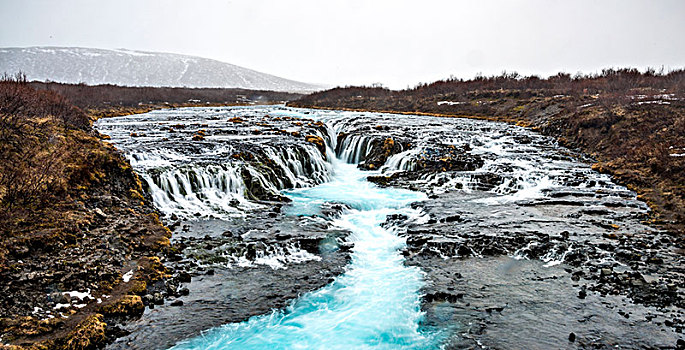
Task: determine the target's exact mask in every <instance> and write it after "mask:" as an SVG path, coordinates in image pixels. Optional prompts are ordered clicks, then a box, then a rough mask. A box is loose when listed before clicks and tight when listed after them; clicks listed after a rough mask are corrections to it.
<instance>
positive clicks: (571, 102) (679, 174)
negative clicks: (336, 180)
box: [288, 71, 685, 247]
mask: <svg viewBox="0 0 685 350" xmlns="http://www.w3.org/2000/svg"><path fill="white" fill-rule="evenodd" d="M621 72H622V71H619V72H618V73H616V74H615V75H614V74H613V73H612V74H609V73H611V72H609V73H607V74H606V76H598V77H592V78H589V77H588V78H578V79H575V80H571V79H570V78H568V77H566V76H563V75H561V74H560V75H559V77H560V78H559V77H551V78H549V79H548V80H540V79H538V78H535V79H534V77H530V78H525V79H515V78H511V77H509V76H502V77H492V78H483V79H476V80H473V81H440V82H436V83H433V84H430V85H424V86H419V87H417V88H415V89H411V90H403V91H390V90H387V89H382V88H337V89H333V90H328V91H324V92H319V93H315V94H312V95H308V96H305V97H303V98H301V99H299V100H296V101H293V102H289V103H288V106H292V107H306V108H323V109H343V110H355V111H370V112H392V113H400V114H424V115H433V116H443V117H466V118H476V119H487V120H496V121H504V122H509V123H517V124H519V125H523V126H528V127H531V128H533V129H534V130H536V131H539V132H541V133H542V134H545V135H548V136H554V137H556V138H557V140H558V141H559V142H560V143H561V144H562V145H564V146H566V147H569V148H576V149H579V150H580V151H582V152H583V153H585V154H588V155H590V156H592V157H593V158H594V159H596V161H597V162H596V164H594V165H593V168H594V169H596V170H598V171H600V172H604V173H608V174H610V175H612V176H613V177H614V178H615V180H616V181H617V182H619V183H621V184H623V185H625V186H626V187H628V188H629V189H631V190H634V191H636V192H637V193H638V194H639V198H640V199H642V200H644V201H645V202H647V204H648V205H649V206H650V207H651V208H652V212H651V220H650V224H652V225H655V226H657V227H660V228H662V229H665V230H668V231H670V232H671V233H672V234H674V235H675V236H679V237H682V235H681V233H683V232H685V157H684V156H683V155H685V139H683V135H685V98H684V97H685V96H683V93H682V87H681V86H682V82H680V83H678V82H679V81H681V80H682V76H683V75H684V74H683V72H682V71H677V72H674V73H670V74H669V75H665V76H659V75H656V76H653V75H651V76H649V75H640V74H639V73H635V74H632V73H631V74H630V76H629V77H624V75H628V74H627V73H626V74H623V75H621V74H619V73H621ZM634 75H636V76H634ZM562 78H563V79H562ZM633 78H634V79H637V80H636V81H635V82H633V81H632V80H631V79H633ZM640 79H641V80H640ZM678 79H680V80H678ZM650 84H652V85H654V86H652V87H650V86H649V85H650ZM664 84H665V85H664ZM678 84H680V85H678ZM662 85H663V86H662ZM664 87H668V89H666V88H664ZM681 239H682V238H681ZM678 246H679V247H682V246H683V242H682V241H680V242H679V243H678Z"/></svg>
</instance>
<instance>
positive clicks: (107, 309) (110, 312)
mask: <svg viewBox="0 0 685 350" xmlns="http://www.w3.org/2000/svg"><path fill="white" fill-rule="evenodd" d="M99 311H100V312H101V313H102V314H103V315H105V316H107V317H131V316H140V315H142V314H143V311H145V305H143V300H142V299H141V298H140V296H138V295H124V296H123V297H121V299H119V300H117V301H114V302H112V303H111V304H107V305H104V306H102V307H100V310H99Z"/></svg>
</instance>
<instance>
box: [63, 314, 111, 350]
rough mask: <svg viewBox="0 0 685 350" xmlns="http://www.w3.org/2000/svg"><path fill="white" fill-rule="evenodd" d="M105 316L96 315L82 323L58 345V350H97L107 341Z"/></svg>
mask: <svg viewBox="0 0 685 350" xmlns="http://www.w3.org/2000/svg"><path fill="white" fill-rule="evenodd" d="M106 327H107V324H106V323H105V322H104V317H103V315H100V314H94V315H91V316H89V317H88V318H86V319H85V320H84V321H83V322H81V323H80V324H79V325H78V326H77V327H76V329H75V330H74V331H72V332H71V333H69V335H68V336H67V337H66V338H65V339H64V340H63V341H61V342H59V343H61V344H59V345H57V347H56V348H58V349H64V350H87V349H97V348H99V347H101V346H102V344H104V342H105V340H106V336H105V329H106Z"/></svg>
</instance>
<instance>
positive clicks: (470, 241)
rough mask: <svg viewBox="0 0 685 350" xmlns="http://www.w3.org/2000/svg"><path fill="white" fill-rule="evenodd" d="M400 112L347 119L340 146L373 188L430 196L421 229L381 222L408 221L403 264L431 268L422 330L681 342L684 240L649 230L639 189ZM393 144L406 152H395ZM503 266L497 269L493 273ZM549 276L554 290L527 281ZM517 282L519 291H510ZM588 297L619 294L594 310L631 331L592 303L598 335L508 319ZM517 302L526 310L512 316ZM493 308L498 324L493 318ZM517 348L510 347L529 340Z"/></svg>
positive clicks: (501, 135) (514, 133)
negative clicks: (351, 148)
mask: <svg viewBox="0 0 685 350" xmlns="http://www.w3.org/2000/svg"><path fill="white" fill-rule="evenodd" d="M357 115H359V114H357ZM398 118H402V117H400V116H397V115H385V116H384V117H381V118H378V117H371V116H369V117H364V115H363V114H361V116H358V117H357V118H349V119H346V120H345V121H344V122H341V123H343V124H344V127H341V129H342V130H344V132H342V133H340V134H339V135H340V136H339V140H338V141H339V142H338V145H339V147H345V146H346V145H347V143H346V140H355V143H356V144H357V145H363V146H360V147H362V148H361V150H360V151H359V152H357V151H355V152H354V153H356V154H361V155H362V156H360V157H359V158H358V159H355V160H356V161H359V162H360V165H359V166H360V167H361V168H377V169H378V168H380V169H381V171H382V173H381V174H376V175H372V176H370V177H369V180H370V181H372V182H376V183H377V184H379V185H381V186H395V187H404V188H409V189H414V190H419V191H423V192H426V193H428V194H429V198H430V199H429V200H428V201H425V202H420V203H416V204H415V205H414V207H416V208H420V209H422V210H423V211H424V212H425V214H426V215H427V221H426V223H420V224H414V223H412V222H411V220H408V218H405V217H390V218H388V224H389V225H400V226H402V225H406V227H407V231H406V233H405V235H406V238H407V248H406V249H405V252H404V254H405V256H406V258H407V263H408V264H410V265H414V266H419V267H421V269H422V270H423V271H425V272H426V274H427V281H428V283H427V286H426V287H425V293H426V294H425V296H424V300H425V305H424V308H425V309H426V310H427V312H428V314H427V316H428V317H427V323H428V324H431V323H438V324H444V322H445V320H444V319H442V318H444V317H449V318H450V319H452V320H453V322H455V323H459V322H461V323H462V324H463V323H466V322H471V323H473V322H476V321H474V319H475V320H478V321H477V322H476V323H475V324H471V325H464V326H463V329H460V330H459V332H464V333H465V334H466V335H468V336H466V337H455V338H453V339H452V342H453V345H454V346H455V347H457V348H459V347H462V346H474V345H476V344H477V341H476V340H482V341H483V342H485V343H489V344H490V346H494V345H495V344H497V346H502V345H501V344H506V343H507V341H509V340H510V339H509V338H508V337H506V336H505V335H506V334H507V332H506V331H505V330H506V329H508V328H507V327H512V329H511V331H512V332H522V328H526V327H531V329H530V330H529V332H533V333H535V334H541V335H542V336H543V337H544V339H546V340H548V341H549V343H548V345H550V346H551V345H552V344H557V343H558V342H559V341H563V342H564V343H567V342H568V340H567V337H568V336H569V335H570V334H571V333H573V336H572V338H574V339H575V341H577V345H579V346H581V347H583V348H585V347H593V348H594V347H606V346H612V345H619V346H624V347H629V348H630V347H639V348H652V347H675V346H676V342H678V344H681V342H682V341H681V340H678V339H680V338H682V335H678V334H682V331H683V326H684V325H683V307H684V306H685V305H684V301H685V299H684V297H685V290H683V288H682V285H683V284H682V281H683V277H684V274H683V273H684V272H685V271H684V270H683V268H682V266H681V264H680V261H681V259H682V251H681V250H679V248H678V247H682V246H683V237H682V235H679V234H677V233H675V232H672V231H668V230H659V229H655V228H653V227H650V226H648V225H647V224H648V223H649V220H648V218H649V215H648V211H647V208H646V206H645V204H644V203H641V202H639V201H638V200H636V196H635V194H634V193H632V192H630V191H629V190H627V189H625V188H622V187H620V186H616V185H614V184H612V183H611V180H610V178H608V177H606V176H604V175H601V174H599V173H597V172H595V171H592V170H591V169H590V166H589V165H586V164H583V163H578V162H577V161H576V159H579V158H580V159H583V156H582V155H580V154H577V153H574V152H572V151H569V150H564V149H563V148H561V149H560V148H559V147H558V146H557V145H555V143H554V142H553V141H552V140H551V139H550V138H547V137H544V136H541V135H538V134H535V133H530V132H524V131H523V130H522V129H521V128H518V127H504V126H503V125H501V124H499V125H498V124H493V123H490V122H465V121H459V120H454V119H450V120H446V121H444V122H440V119H439V118H421V117H413V119H412V120H411V121H407V120H402V119H398ZM398 144H399V145H403V146H401V147H391V146H390V145H398ZM364 147H366V149H364ZM339 150H340V149H339ZM343 154H344V151H343ZM376 164H384V165H383V166H380V167H379V166H378V165H376ZM493 194H495V195H493ZM504 257H508V258H504ZM512 258H513V260H512ZM535 261H540V262H539V263H538V262H535ZM474 265H475V266H476V267H475V268H474V267H473V266H474ZM555 267H556V268H555ZM559 267H563V269H562V268H559ZM498 270H504V272H501V274H502V275H501V276H500V275H498V273H500V272H498ZM507 270H512V272H511V274H509V272H508V271H507ZM477 273H483V274H485V275H486V276H490V275H488V274H491V275H492V277H487V278H493V280H483V279H484V276H482V275H478V274H477ZM465 275H470V276H471V277H467V278H464V277H463V276H465ZM547 280H553V281H554V282H553V283H552V282H547V283H546V284H552V285H553V286H546V287H535V286H536V284H542V283H539V282H541V281H547ZM514 285H515V286H518V287H517V288H518V289H517V290H516V291H514V292H512V291H511V290H509V288H512V287H513V286H514ZM529 288H530V289H531V290H535V288H550V289H553V290H554V291H553V292H551V293H554V295H555V296H554V297H552V298H549V299H548V298H547V297H545V296H534V295H531V294H529V293H530V290H528V289H529ZM515 293H519V294H515ZM557 293H560V294H557ZM588 296H590V298H598V297H599V296H602V297H607V296H608V298H611V297H612V296H619V298H622V299H620V300H622V301H621V302H620V303H618V304H616V301H607V300H606V299H597V300H595V299H593V302H594V303H603V304H606V305H608V307H609V308H610V309H614V310H616V312H617V313H618V314H620V315H621V318H625V319H631V324H630V325H627V324H623V325H620V323H622V322H623V320H622V319H617V318H616V317H615V314H613V313H611V314H605V313H606V311H602V310H601V309H600V310H594V309H593V310H592V311H589V313H590V314H591V317H597V318H598V319H602V320H604V321H602V322H606V324H604V325H602V326H601V327H600V326H599V325H597V324H596V323H594V322H593V323H590V324H589V325H588V324H587V323H585V321H583V319H579V320H568V321H564V322H565V323H566V324H565V326H564V327H561V328H555V327H558V324H559V322H560V321H559V320H557V319H555V320H552V319H549V320H548V321H549V322H551V324H547V325H545V324H538V323H535V326H531V325H528V326H522V325H521V324H520V323H517V322H518V321H516V322H515V319H516V318H517V317H521V315H524V316H525V317H533V316H532V315H533V314H534V313H535V312H534V311H532V310H534V309H535V308H537V307H541V308H543V309H544V308H545V307H544V306H541V305H544V304H546V303H551V302H553V303H559V305H561V306H563V307H566V306H568V307H569V308H571V309H573V308H575V309H581V308H583V307H581V306H578V305H575V304H574V303H573V302H569V304H563V303H564V302H565V301H568V300H569V298H570V299H571V300H573V299H577V300H578V301H579V302H580V303H581V304H582V303H583V301H585V299H586V298H588ZM511 298H514V299H511ZM513 302H516V303H527V304H526V306H525V307H523V308H521V307H520V306H514V305H511V304H512V303H513ZM504 304H509V305H504ZM638 305H639V306H638ZM507 308H509V309H508V310H505V309H507ZM493 312H495V314H497V315H504V316H502V317H503V319H498V320H496V321H492V320H491V318H492V315H493ZM542 312H546V311H542ZM567 312H570V313H574V314H575V312H576V311H571V310H568V311H567ZM631 317H632V318H631ZM636 317H637V318H638V320H637V321H635V318H636ZM536 322H540V320H536ZM635 322H638V323H635ZM607 324H610V325H612V326H607ZM638 324H639V326H638ZM664 326H665V328H666V329H667V330H664V328H662V327H664ZM604 327H607V328H606V329H605V328H604ZM611 327H614V328H616V329H626V327H640V328H641V329H650V330H651V331H650V332H654V334H655V335H654V337H656V338H654V339H652V338H650V337H638V338H630V339H626V338H621V337H617V336H616V333H615V332H616V330H614V329H612V328H611ZM491 328H492V329H491ZM548 328H549V329H548ZM551 331H554V332H556V333H548V332H551ZM564 332H565V333H564ZM626 332H627V333H630V331H629V330H626ZM489 334H495V335H494V336H492V337H491V336H490V335H489ZM657 334H658V335H657ZM469 339H471V340H469ZM657 339H662V340H663V341H662V340H657ZM655 340H657V341H655ZM512 341H513V343H509V344H510V345H509V346H512V347H519V346H522V345H524V344H528V343H526V341H521V339H512ZM468 344H470V345H468ZM568 344H569V346H570V343H568ZM526 346H533V344H532V343H531V344H528V345H526ZM535 346H540V345H539V344H537V345H535ZM678 346H680V345H678ZM505 347H507V346H505Z"/></svg>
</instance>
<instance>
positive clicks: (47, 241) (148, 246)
mask: <svg viewBox="0 0 685 350" xmlns="http://www.w3.org/2000/svg"><path fill="white" fill-rule="evenodd" d="M0 158H1V159H0V281H2V283H0V348H13V349H22V348H27V349H89V348H95V347H97V346H99V344H102V343H103V342H106V341H107V340H108V339H110V338H112V337H116V335H117V327H116V326H115V325H116V324H117V323H118V322H120V321H122V320H124V319H127V318H130V317H136V316H138V315H140V314H142V312H143V311H144V305H143V302H142V300H141V297H140V295H141V294H142V293H143V292H144V291H145V289H146V286H147V285H148V284H149V283H151V282H153V281H155V280H158V279H160V278H163V277H164V276H165V274H166V271H165V268H164V266H163V265H162V264H161V262H160V258H159V256H158V255H161V254H162V252H163V251H164V250H165V249H167V247H168V246H169V236H170V232H169V230H168V229H167V228H165V227H164V226H163V225H162V224H161V223H160V221H159V218H158V216H157V214H156V213H155V210H154V208H153V207H152V205H151V202H150V201H149V200H148V199H147V198H145V197H144V196H143V195H142V193H143V191H142V189H141V183H140V180H139V179H138V177H137V175H136V174H135V173H134V172H133V171H132V169H131V167H130V165H129V164H128V162H127V161H126V160H125V159H124V158H123V157H122V156H121V154H120V153H119V152H118V151H117V150H116V149H115V148H114V147H112V146H111V145H108V144H106V143H104V142H102V141H101V140H100V135H99V134H98V133H97V132H95V131H94V130H93V129H92V128H91V125H90V120H89V117H88V116H87V115H86V114H84V113H83V112H82V111H81V110H79V109H78V108H76V107H74V106H72V105H71V104H69V103H68V102H67V101H66V100H65V99H64V98H62V97H60V96H59V95H57V94H55V93H53V92H50V91H37V90H35V89H33V88H32V87H30V86H29V85H28V84H27V83H26V82H25V81H23V79H21V77H20V78H19V79H8V78H4V79H3V80H2V81H0Z"/></svg>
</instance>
